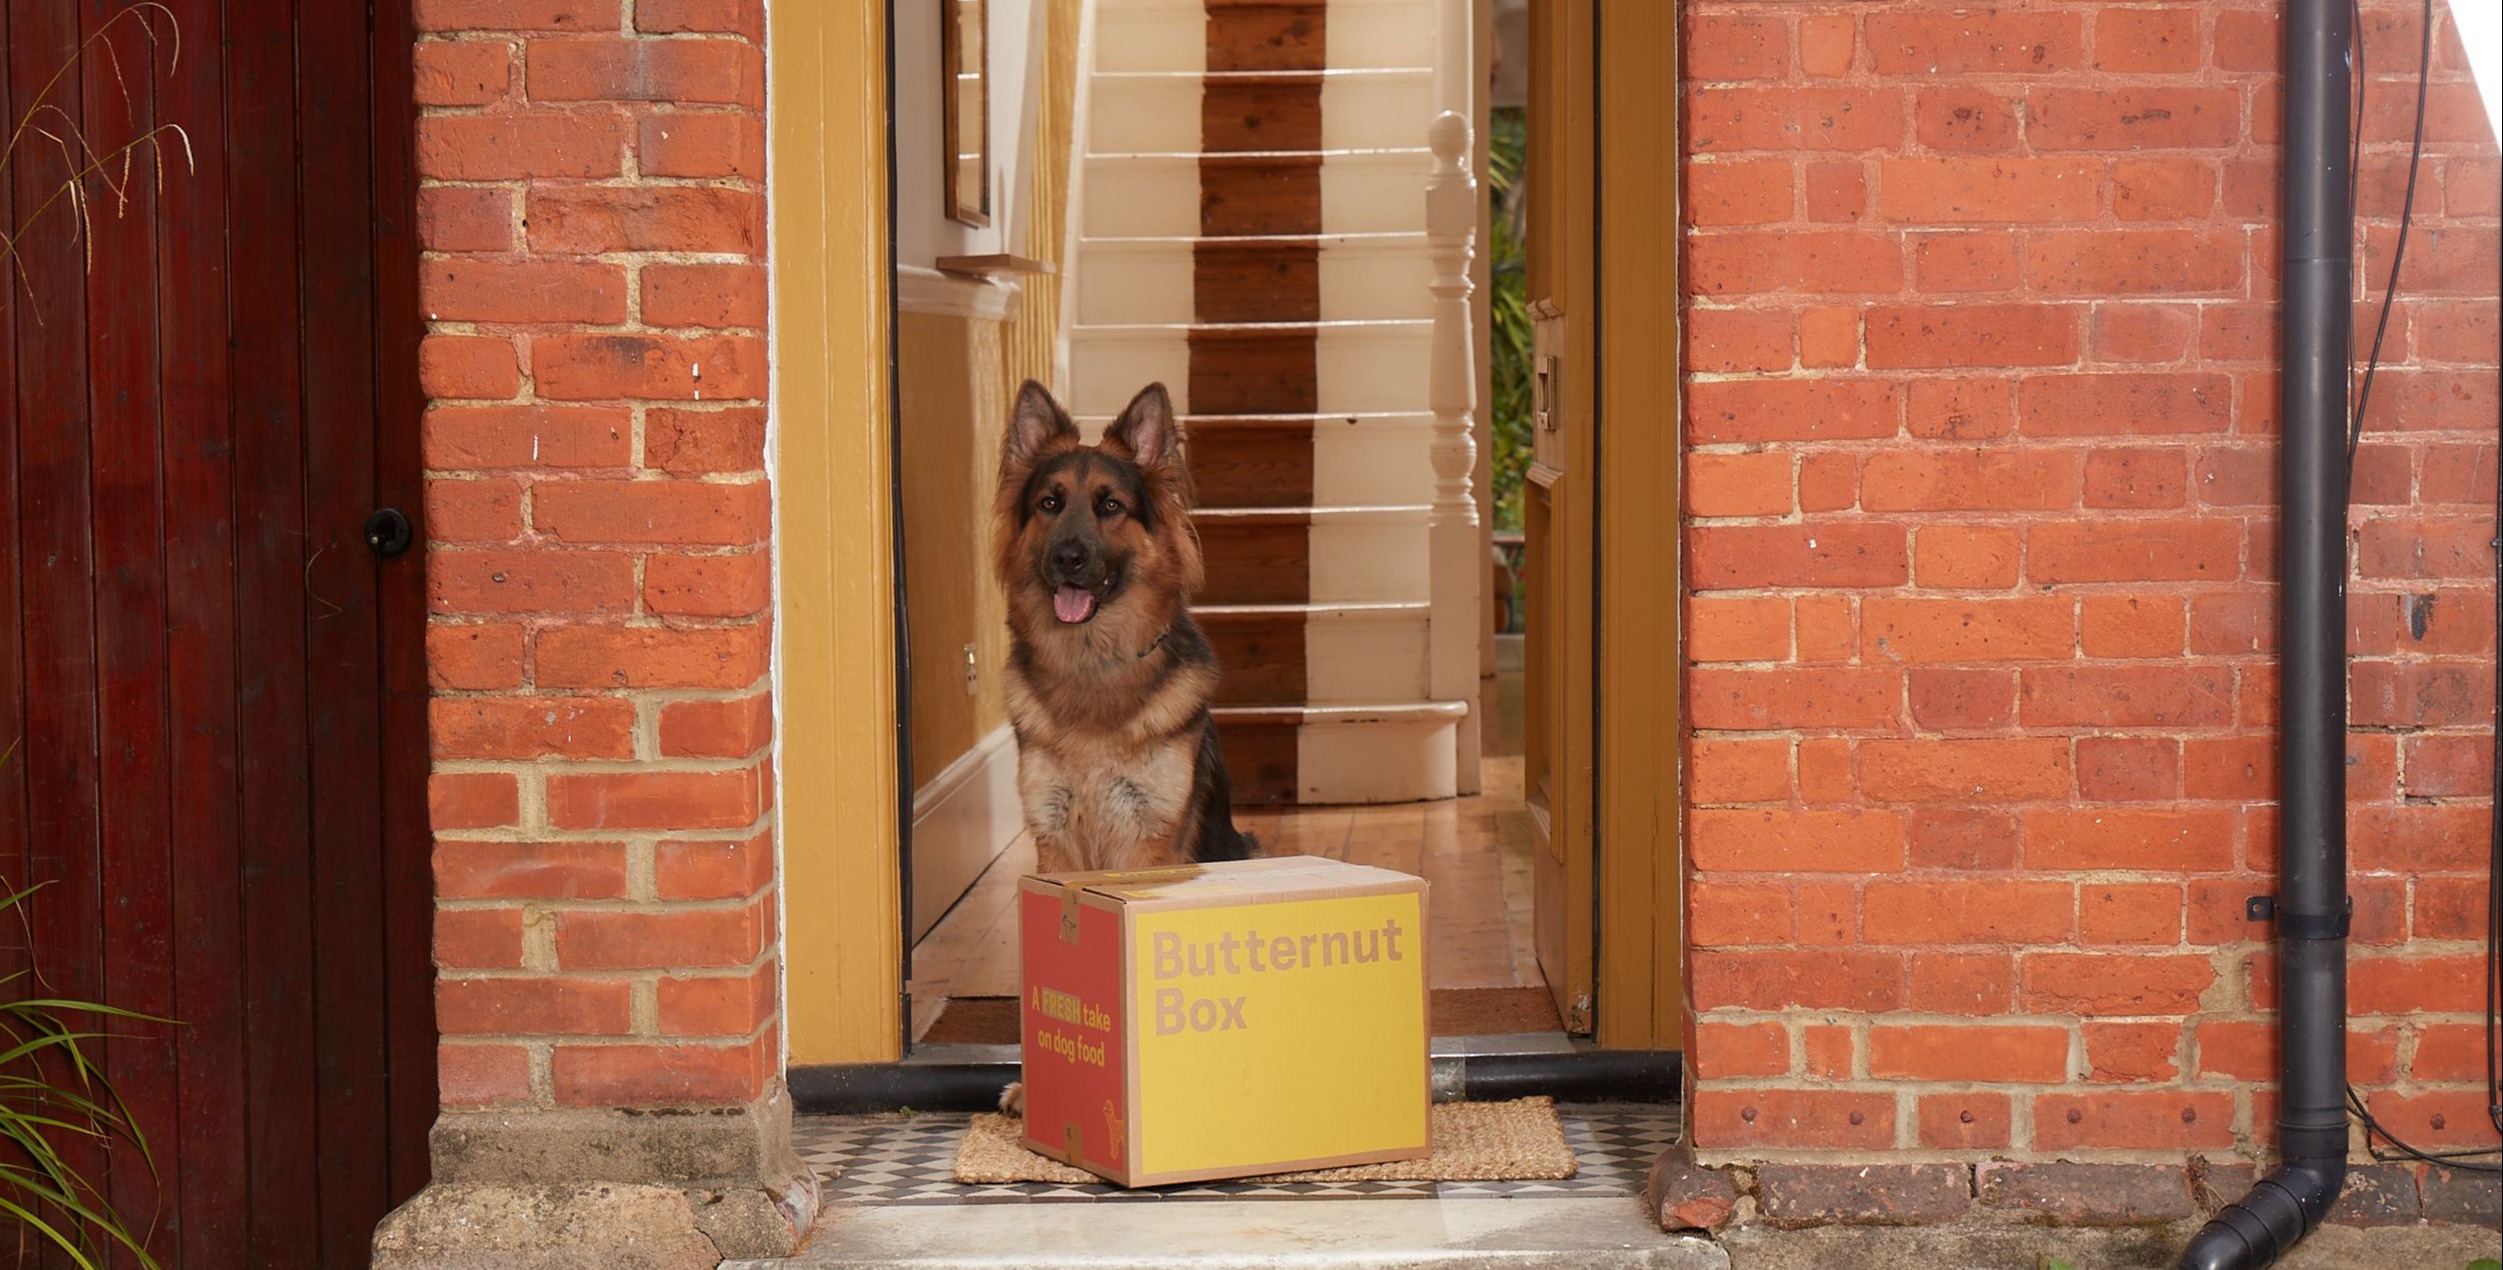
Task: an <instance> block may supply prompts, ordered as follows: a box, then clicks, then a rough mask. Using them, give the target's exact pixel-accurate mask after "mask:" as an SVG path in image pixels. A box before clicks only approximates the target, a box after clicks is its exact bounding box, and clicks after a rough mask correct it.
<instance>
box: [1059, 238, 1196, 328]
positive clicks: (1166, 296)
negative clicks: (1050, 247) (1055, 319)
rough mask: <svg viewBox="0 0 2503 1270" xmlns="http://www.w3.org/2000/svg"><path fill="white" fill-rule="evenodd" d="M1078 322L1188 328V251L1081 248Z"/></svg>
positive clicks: (1184, 247) (1181, 247)
mask: <svg viewBox="0 0 2503 1270" xmlns="http://www.w3.org/2000/svg"><path fill="white" fill-rule="evenodd" d="M1080 251H1081V252H1082V253H1083V254H1082V255H1081V257H1080V260H1079V267H1078V271H1077V273H1078V321H1079V322H1081V323H1084V324H1087V325H1091V326H1120V325H1125V324H1133V323H1135V324H1147V323H1162V322H1174V323H1186V322H1189V321H1190V320H1191V317H1192V312H1191V309H1192V302H1193V300H1192V288H1193V286H1194V285H1195V284H1194V282H1193V280H1192V262H1191V247H1190V244H1188V243H1176V244H1174V245H1173V246H1171V247H1163V246H1159V247H1156V248H1154V249H1152V250H1143V249H1132V248H1120V249H1115V248H1107V247H1082V248H1081V249H1080Z"/></svg>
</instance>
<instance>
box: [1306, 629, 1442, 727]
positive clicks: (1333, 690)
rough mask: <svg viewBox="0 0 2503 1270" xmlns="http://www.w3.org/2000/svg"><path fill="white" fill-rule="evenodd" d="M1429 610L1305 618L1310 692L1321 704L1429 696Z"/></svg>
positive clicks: (1307, 680) (1307, 681)
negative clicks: (1426, 628)
mask: <svg viewBox="0 0 2503 1270" xmlns="http://www.w3.org/2000/svg"><path fill="white" fill-rule="evenodd" d="M1425 659H1426V643H1425V615H1424V614H1422V613H1418V614H1413V615H1409V614H1402V615H1401V616H1398V617H1393V618H1380V617H1362V618H1345V617H1333V616H1328V615H1322V616H1315V617H1311V618H1307V619H1305V621H1304V695H1305V697H1306V699H1307V700H1309V701H1311V702H1312V703H1313V704H1315V705H1329V704H1332V703H1344V704H1354V703H1358V702H1367V701H1384V700H1393V701H1396V700H1409V699H1413V700H1418V701H1422V700H1424V699H1425V695H1426V692H1427V691H1428V685H1427V680H1426V673H1427V668H1426V664H1425Z"/></svg>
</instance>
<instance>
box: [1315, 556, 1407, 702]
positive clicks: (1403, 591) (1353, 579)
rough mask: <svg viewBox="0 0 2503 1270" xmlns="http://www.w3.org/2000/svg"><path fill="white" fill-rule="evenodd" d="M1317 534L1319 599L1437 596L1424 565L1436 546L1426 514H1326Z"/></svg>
mask: <svg viewBox="0 0 2503 1270" xmlns="http://www.w3.org/2000/svg"><path fill="white" fill-rule="evenodd" d="M1311 535H1312V537H1311V544H1312V556H1311V560H1310V563H1309V564H1308V565H1307V566H1306V568H1307V569H1308V570H1309V573H1308V575H1307V576H1308V578H1309V581H1310V584H1311V588H1312V602H1313V603H1315V604H1362V603H1367V602H1381V601H1386V600H1430V599H1432V598H1433V594H1432V591H1431V589H1430V588H1429V587H1428V586H1427V581H1428V579H1427V576H1426V570H1424V569H1422V568H1419V567H1418V566H1419V565H1420V564H1422V563H1423V562H1424V561H1425V560H1426V558H1427V553H1428V552H1429V550H1430V549H1431V548H1430V544H1429V542H1428V540H1427V538H1426V522H1425V518H1424V517H1422V516H1418V517H1404V516H1403V517H1400V518H1398V519H1390V518H1376V517H1370V516H1368V517H1363V518H1353V517H1349V518H1338V517H1328V516H1324V517H1319V518H1316V519H1315V520H1314V522H1313V525H1312V529H1311ZM1377 691H1378V690H1377Z"/></svg>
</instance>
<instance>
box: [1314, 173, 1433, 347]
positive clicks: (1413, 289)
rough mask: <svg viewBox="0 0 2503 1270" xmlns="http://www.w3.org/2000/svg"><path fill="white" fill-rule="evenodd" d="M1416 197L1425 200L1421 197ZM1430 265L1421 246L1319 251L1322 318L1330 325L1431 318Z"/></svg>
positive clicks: (1360, 245)
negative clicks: (1377, 319) (1331, 323)
mask: <svg viewBox="0 0 2503 1270" xmlns="http://www.w3.org/2000/svg"><path fill="white" fill-rule="evenodd" d="M1419 197H1420V198H1422V197H1423V196H1422V195H1420V196H1419ZM1433 280H1434V262H1433V259H1432V257H1430V256H1428V255H1427V254H1426V250H1425V244H1424V243H1422V242H1408V241H1402V242H1396V243H1372V242H1363V241H1358V242H1353V243H1346V244H1330V245H1326V246H1324V247H1322V248H1321V316H1322V317H1323V318H1324V319H1328V320H1332V321H1347V320H1369V319H1376V318H1416V319H1419V320H1425V319H1430V318H1432V317H1433V316H1434V293H1433V292H1432V291H1431V290H1429V289H1428V288H1429V287H1430V286H1431V284H1432V283H1433Z"/></svg>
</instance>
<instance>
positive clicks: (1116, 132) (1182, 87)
mask: <svg viewBox="0 0 2503 1270" xmlns="http://www.w3.org/2000/svg"><path fill="white" fill-rule="evenodd" d="M1199 99H1200V88H1199V81H1198V80H1196V79H1179V78H1176V79H1164V78H1158V79H1129V78H1126V77H1120V76H1098V77H1097V78H1096V80H1095V94H1094V98H1093V100H1092V101H1091V103H1090V104H1089V107H1088V108H1089V110H1090V111H1091V112H1092V116H1093V118H1092V120H1091V122H1090V123H1089V124H1088V127H1087V131H1088V133H1089V135H1088V137H1087V149H1088V151H1089V152H1091V153H1094V154H1151V153H1190V152H1195V151H1197V150H1198V149H1199Z"/></svg>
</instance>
